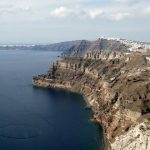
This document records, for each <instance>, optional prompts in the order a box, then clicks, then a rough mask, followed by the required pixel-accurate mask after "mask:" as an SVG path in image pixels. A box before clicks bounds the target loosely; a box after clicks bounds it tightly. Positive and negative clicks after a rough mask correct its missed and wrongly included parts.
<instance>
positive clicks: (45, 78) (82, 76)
mask: <svg viewBox="0 0 150 150" xmlns="http://www.w3.org/2000/svg"><path fill="white" fill-rule="evenodd" d="M146 57H149V56H147V55H142V54H141V53H134V54H131V55H130V57H128V58H129V59H128V61H127V57H126V55H123V56H122V57H121V59H118V58H116V57H115V58H112V59H105V60H103V59H98V60H97V59H94V60H93V59H83V58H73V59H72V58H66V59H64V60H60V61H57V62H56V63H54V65H53V68H52V69H50V70H49V71H48V73H47V74H46V75H42V76H38V77H34V78H33V85H35V86H40V87H47V88H48V87H54V88H65V89H69V90H71V91H74V92H78V93H81V94H82V95H83V96H84V97H85V100H86V101H87V103H88V105H89V106H90V107H91V108H92V110H93V112H94V117H95V119H96V120H97V121H98V122H99V123H100V124H102V125H103V127H104V130H105V133H106V138H107V140H108V142H109V143H110V146H111V148H112V149H113V150H124V149H125V150H126V149H130V150H131V149H132V148H133V147H134V145H135V143H136V142H138V138H137V141H134V143H132V138H130V137H131V136H132V132H131V131H132V130H133V132H134V130H137V128H136V127H139V126H136V125H138V122H139V121H141V120H142V118H143V117H144V116H145V115H147V117H146V120H147V122H149V120H150V119H149V118H150V115H149V113H150V69H149V67H150V65H149V62H148V60H147V59H146ZM131 127H132V128H131ZM144 127H145V126H144ZM146 127H148V126H146ZM130 128H131V130H130ZM148 129H149V128H145V130H148ZM138 131H140V130H138ZM137 133H139V132H137ZM143 134H144V132H143ZM140 135H141V136H140V140H141V141H144V140H145V138H147V139H149V137H148V134H144V135H142V133H140ZM125 136H126V137H127V138H126V142H125V141H124V140H122V139H125V138H124V137H125ZM134 136H135V137H136V134H135V135H134ZM130 139H131V140H130ZM121 140H122V141H121ZM135 140H136V138H135ZM119 141H120V142H122V144H121V145H122V146H117V145H118V143H119ZM129 141H130V142H129ZM146 145H147V144H146V142H143V143H142V146H139V145H137V147H135V150H139V148H143V147H145V148H146V149H145V150H149V149H150V146H149V145H148V146H146ZM122 147H123V148H124V149H122ZM141 150H144V149H141Z"/></svg>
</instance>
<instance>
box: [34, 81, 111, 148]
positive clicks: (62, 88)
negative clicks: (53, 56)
mask: <svg viewBox="0 0 150 150" xmlns="http://www.w3.org/2000/svg"><path fill="white" fill-rule="evenodd" d="M32 83H33V86H34V87H38V88H49V89H60V90H66V91H69V92H73V93H76V94H80V95H81V96H82V97H83V99H84V101H85V103H86V106H85V109H86V107H87V108H89V109H91V111H92V113H93V114H92V117H93V119H94V120H95V122H96V123H97V124H98V125H100V126H101V127H102V130H103V139H102V140H103V141H102V143H103V145H102V147H103V150H111V148H110V147H111V146H110V143H109V141H108V139H107V136H106V129H105V127H104V125H103V124H102V123H101V122H100V121H99V120H98V118H97V117H96V114H95V112H94V108H92V106H91V105H90V103H89V101H88V97H86V96H85V95H84V94H82V93H80V92H77V91H75V90H73V89H71V88H65V87H63V86H54V85H53V86H52V85H46V86H45V83H44V82H43V83H44V84H43V85H38V84H35V83H34V81H32Z"/></svg>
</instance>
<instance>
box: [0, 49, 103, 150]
mask: <svg viewBox="0 0 150 150" xmlns="http://www.w3.org/2000/svg"><path fill="white" fill-rule="evenodd" d="M58 55H59V53H58V52H49V51H29V50H26V51H25V50H24V51H23V50H20V51H19V50H13V51H6V50H4V51H3V50H1V51H0V150H101V149H102V137H103V136H102V129H101V127H100V126H98V125H97V124H95V123H93V122H91V121H90V117H91V116H92V114H91V111H87V110H85V105H86V104H85V102H84V100H83V98H82V97H81V96H80V95H78V94H75V93H71V92H68V91H65V90H58V89H40V88H35V87H32V83H31V80H32V76H33V75H37V74H42V73H46V71H47V70H48V67H49V66H50V64H52V62H53V61H55V60H56V59H57V56H58Z"/></svg>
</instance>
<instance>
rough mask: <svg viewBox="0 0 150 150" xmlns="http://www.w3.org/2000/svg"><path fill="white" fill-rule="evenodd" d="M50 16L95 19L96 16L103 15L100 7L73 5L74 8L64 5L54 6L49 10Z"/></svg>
mask: <svg viewBox="0 0 150 150" xmlns="http://www.w3.org/2000/svg"><path fill="white" fill-rule="evenodd" d="M50 14H51V16H55V17H68V16H73V17H78V18H83V17H84V18H90V19H95V18H97V17H100V16H102V15H103V10H101V9H83V8H81V7H79V6H78V7H75V8H67V7H64V6H60V7H58V8H55V9H54V10H51V12H50Z"/></svg>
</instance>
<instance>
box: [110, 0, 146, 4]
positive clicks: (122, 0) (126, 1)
mask: <svg viewBox="0 0 150 150" xmlns="http://www.w3.org/2000/svg"><path fill="white" fill-rule="evenodd" d="M112 1H113V2H117V3H122V4H137V3H139V2H141V0H112ZM142 1H145V0H142Z"/></svg>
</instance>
